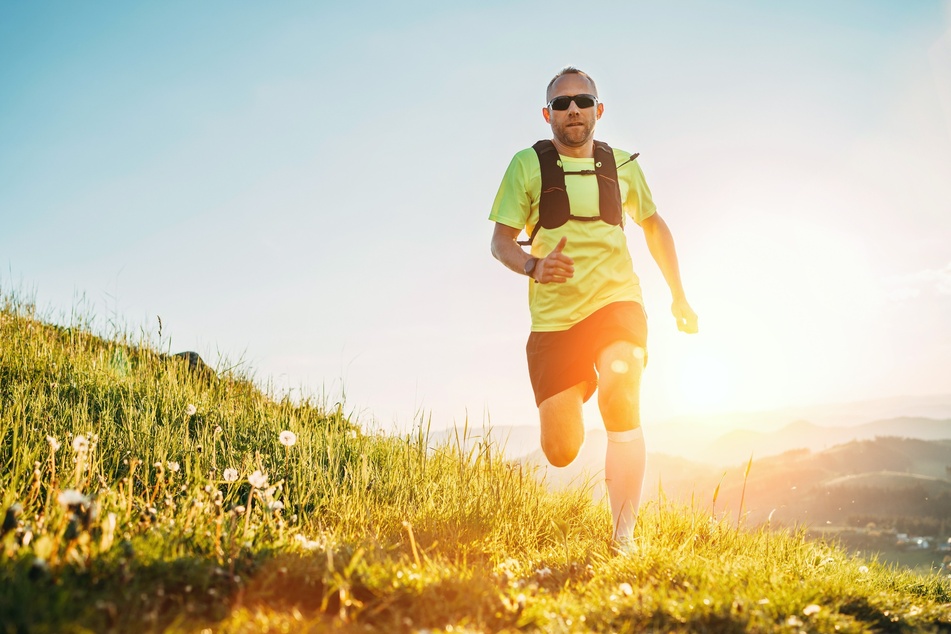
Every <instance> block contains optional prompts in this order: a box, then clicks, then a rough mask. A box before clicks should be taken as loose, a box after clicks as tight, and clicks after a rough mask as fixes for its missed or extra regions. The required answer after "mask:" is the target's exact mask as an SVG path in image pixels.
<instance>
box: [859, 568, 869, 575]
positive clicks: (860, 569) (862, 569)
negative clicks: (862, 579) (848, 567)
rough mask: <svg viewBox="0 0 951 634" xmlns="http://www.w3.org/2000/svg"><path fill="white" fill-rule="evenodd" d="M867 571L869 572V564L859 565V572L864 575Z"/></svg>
mask: <svg viewBox="0 0 951 634" xmlns="http://www.w3.org/2000/svg"><path fill="white" fill-rule="evenodd" d="M867 573H868V566H859V574H862V575H864V574H867Z"/></svg>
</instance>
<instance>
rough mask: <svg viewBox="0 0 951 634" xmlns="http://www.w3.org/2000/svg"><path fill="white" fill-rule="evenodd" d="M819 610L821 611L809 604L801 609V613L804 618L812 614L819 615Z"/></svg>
mask: <svg viewBox="0 0 951 634" xmlns="http://www.w3.org/2000/svg"><path fill="white" fill-rule="evenodd" d="M820 610H822V608H820V607H819V606H818V605H816V604H815V603H810V604H809V605H807V606H806V607H804V608H803V609H802V613H803V614H805V615H806V616H812V615H813V614H819V612H820Z"/></svg>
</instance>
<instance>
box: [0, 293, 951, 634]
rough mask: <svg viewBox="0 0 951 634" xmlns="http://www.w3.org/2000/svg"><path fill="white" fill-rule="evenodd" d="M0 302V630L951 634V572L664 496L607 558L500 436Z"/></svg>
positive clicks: (566, 499)
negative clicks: (475, 433)
mask: <svg viewBox="0 0 951 634" xmlns="http://www.w3.org/2000/svg"><path fill="white" fill-rule="evenodd" d="M0 304H2V306H0V440H2V442H0V503H2V506H0V513H4V514H5V518H6V521H5V522H4V526H3V529H2V532H3V536H2V540H0V631H3V632H20V631H36V632H81V631H94V632H110V631H112V632H126V631H142V632H150V631H156V632H158V631H168V632H201V631H212V632H258V631H275V632H277V631H330V630H333V631H352V632H364V631H387V632H399V631H414V630H419V629H429V630H436V631H457V632H458V631H544V632H575V631H586V630H593V631H617V632H639V631H645V630H646V631H665V632H666V631H684V632H695V631H708V632H740V631H760V632H772V631H777V632H780V631H781V632H786V631H799V630H804V631H816V632H835V631H840V632H843V631H844V632H849V631H852V632H859V631H884V632H913V631H914V632H917V631H951V608H949V604H951V586H949V584H948V581H947V579H944V578H940V577H938V576H935V575H930V576H922V575H915V574H912V573H909V572H901V571H898V570H896V569H893V568H889V567H887V566H885V565H883V564H879V563H877V562H875V561H861V560H858V559H855V558H852V557H850V556H849V555H847V554H845V552H844V551H843V550H842V549H840V548H838V547H836V546H834V545H830V544H826V543H822V542H811V541H809V540H807V539H806V537H805V532H804V531H797V532H792V533H790V532H777V531H769V530H768V529H767V528H766V527H741V528H740V529H737V528H736V527H735V526H734V525H733V522H735V519H736V518H735V516H734V517H729V518H728V517H723V516H716V517H714V516H711V514H710V510H709V509H701V508H685V507H682V506H677V505H673V504H670V503H668V502H666V501H661V502H659V503H651V504H649V505H647V506H646V507H645V508H644V509H643V510H642V513H641V516H640V519H639V525H638V533H637V537H638V547H639V549H638V552H637V553H635V554H629V555H624V556H618V555H615V554H613V553H612V551H611V550H610V547H609V543H608V541H607V537H608V536H609V535H610V517H609V514H608V511H607V509H606V507H604V506H600V505H592V504H591V502H590V497H589V496H588V495H587V493H586V492H584V491H573V492H563V493H558V494H553V493H549V492H547V491H545V489H544V487H543V486H541V485H540V484H539V483H538V482H537V480H536V478H535V475H534V474H533V473H529V472H526V471H524V470H523V468H521V467H519V466H517V465H513V464H511V463H508V462H506V461H504V460H503V459H502V458H501V456H500V452H499V451H498V449H497V448H496V447H494V446H492V445H487V444H481V445H477V446H476V447H475V448H474V449H472V450H471V451H463V450H461V449H460V446H462V444H461V443H453V442H449V443H446V444H443V445H440V446H431V445H432V443H431V442H430V439H429V438H428V435H427V433H426V431H425V425H424V424H423V423H424V421H419V425H418V427H417V430H416V431H415V432H414V433H412V434H409V435H406V436H403V437H388V436H383V435H378V434H366V433H364V432H363V431H362V430H360V429H359V428H358V427H356V426H354V425H353V424H352V423H351V422H350V419H349V417H348V415H347V412H346V411H345V409H344V407H343V406H342V405H340V404H333V405H331V404H329V403H327V402H325V401H322V400H307V399H305V400H303V401H301V402H292V401H291V400H289V399H287V398H278V397H274V396H273V395H269V394H266V393H264V392H262V391H261V390H260V389H258V388H257V387H256V386H255V384H254V383H253V381H251V380H250V379H249V377H248V376H247V375H241V373H240V372H238V371H236V370H229V371H226V372H223V373H222V375H221V377H220V379H218V380H207V379H205V378H202V377H201V376H199V375H196V374H194V373H192V372H191V371H190V370H189V368H188V366H187V364H186V363H184V362H183V361H181V360H177V359H168V358H164V357H162V356H161V355H160V353H159V352H160V349H161V345H162V342H161V340H158V341H154V340H153V338H150V337H148V336H145V335H142V336H140V337H139V339H137V340H133V338H132V337H131V336H130V335H127V334H122V333H120V334H118V335H115V336H112V337H108V338H102V337H99V336H95V335H94V334H92V332H93V331H94V330H95V328H94V326H93V324H92V323H91V322H90V321H89V320H87V321H82V320H78V319H76V318H74V321H76V323H74V324H72V325H71V326H70V327H62V326H55V325H52V324H50V323H47V322H46V321H45V320H42V319H39V318H38V317H37V315H36V313H35V310H34V309H33V307H32V306H30V305H29V304H28V303H25V302H21V301H19V300H17V299H16V298H15V297H10V296H4V298H3V299H0ZM189 406H193V407H194V412H192V408H190V407H189ZM285 430H289V431H292V432H294V434H295V435H296V442H295V443H294V444H293V445H291V446H286V445H284V444H281V442H280V440H279V438H280V434H281V432H282V431H285ZM80 437H82V438H83V439H85V443H84V442H83V441H81V440H77V439H79V438H80ZM48 439H53V440H54V441H55V442H52V443H51V442H50V440H48ZM57 443H58V444H59V445H60V446H59V447H58V448H55V445H56V444H57ZM74 443H75V448H74ZM230 470H234V472H232V471H230ZM255 472H260V474H258V475H259V476H260V477H263V476H264V475H265V474H266V476H267V483H264V482H261V481H257V479H256V477H255V475H254V474H255ZM232 473H236V477H235V478H234V479H233V481H232V479H231V478H230V477H226V476H230V475H232ZM249 478H251V479H252V480H255V483H254V484H252V482H251V481H249ZM67 492H68V493H67ZM70 496H72V498H73V499H74V500H75V501H74V502H73V503H70Z"/></svg>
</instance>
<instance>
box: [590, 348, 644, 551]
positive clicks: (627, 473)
mask: <svg viewBox="0 0 951 634" xmlns="http://www.w3.org/2000/svg"><path fill="white" fill-rule="evenodd" d="M597 366H598V377H599V380H598V383H599V386H598V408H599V409H600V410H601V418H602V419H603V420H604V427H605V429H606V430H607V436H608V448H607V452H606V455H605V459H604V480H605V484H606V485H607V489H608V498H609V499H610V502H611V515H612V517H613V519H614V539H615V541H616V542H617V543H618V544H620V545H622V546H623V545H624V544H629V543H630V541H631V539H632V537H633V534H634V524H635V522H636V520H637V509H638V506H639V505H640V502H641V487H642V486H643V484H644V468H645V462H646V452H645V448H644V435H643V433H642V431H641V417H640V388H641V375H642V373H643V371H644V349H643V348H641V347H639V346H637V345H635V344H633V343H630V342H627V341H617V342H615V343H613V344H611V345H609V346H607V347H605V348H604V350H602V351H601V353H600V354H599V355H598V362H597Z"/></svg>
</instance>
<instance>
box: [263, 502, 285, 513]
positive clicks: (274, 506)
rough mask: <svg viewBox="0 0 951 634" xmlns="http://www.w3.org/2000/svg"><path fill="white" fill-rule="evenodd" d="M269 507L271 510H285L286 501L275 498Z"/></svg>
mask: <svg viewBox="0 0 951 634" xmlns="http://www.w3.org/2000/svg"><path fill="white" fill-rule="evenodd" d="M267 509H268V510H269V511H283V510H284V503H283V502H281V501H280V500H274V501H273V502H271V503H270V504H268V505H267Z"/></svg>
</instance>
